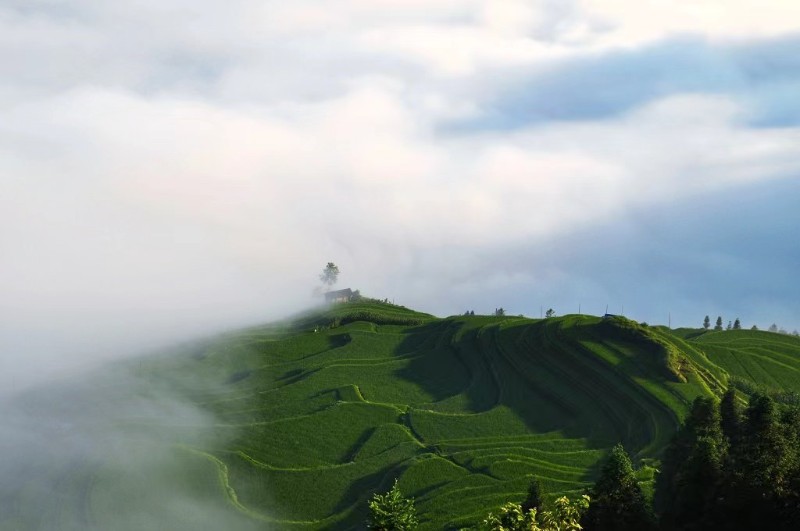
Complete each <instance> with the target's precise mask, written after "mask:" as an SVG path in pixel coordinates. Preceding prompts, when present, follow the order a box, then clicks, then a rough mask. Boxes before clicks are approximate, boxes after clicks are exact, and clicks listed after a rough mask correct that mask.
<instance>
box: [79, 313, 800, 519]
mask: <svg viewBox="0 0 800 531" xmlns="http://www.w3.org/2000/svg"><path fill="white" fill-rule="evenodd" d="M136 371H138V372H139V373H140V374H142V375H146V376H147V378H149V379H150V380H155V381H159V382H162V383H163V384H165V385H168V386H169V387H170V388H171V389H172V390H173V391H177V392H179V393H181V394H182V395H184V396H185V397H187V398H188V400H189V401H190V402H191V403H192V404H194V405H195V406H197V407H199V408H200V409H201V410H203V411H205V412H208V413H210V414H211V415H213V417H212V418H213V419H214V424H213V426H211V427H210V428H209V427H205V428H203V429H205V430H206V431H210V432H213V434H214V435H215V436H213V437H211V436H209V437H205V438H200V439H198V438H196V437H195V438H191V437H187V436H186V433H185V431H186V430H189V431H191V430H192V429H200V428H199V427H197V426H194V427H193V426H192V424H191V422H189V421H187V422H186V424H185V425H184V426H182V427H180V429H178V430H177V431H176V433H177V435H178V436H180V437H182V439H181V440H182V441H183V444H182V445H181V446H177V447H175V446H174V445H173V446H171V448H174V451H175V452H177V453H178V454H179V455H178V457H176V459H177V460H178V461H176V462H186V465H185V466H184V465H181V467H183V468H182V469H185V470H187V473H186V484H187V485H190V486H191V488H193V489H195V490H196V489H197V488H198V485H199V484H204V485H205V486H204V487H203V489H204V491H203V492H204V496H206V497H207V498H208V499H212V498H213V499H214V500H215V501H214V502H213V503H216V504H219V505H220V506H224V507H225V510H228V511H230V512H232V513H235V514H236V515H238V516H237V518H242V519H244V520H246V521H247V522H251V523H254V524H256V526H257V527H262V526H263V528H268V529H289V530H295V529H296V530H301V529H303V530H305V529H354V528H361V527H363V522H364V520H365V518H366V502H367V500H368V499H369V497H370V496H371V495H372V493H373V492H376V491H383V490H388V488H389V487H390V486H391V483H392V481H393V480H394V478H399V479H400V487H401V489H402V490H403V492H404V493H405V494H407V495H410V496H413V497H414V498H416V504H417V509H418V512H419V514H420V520H421V523H422V528H423V529H455V528H459V527H462V526H467V525H470V524H473V523H476V522H477V521H478V520H480V519H481V518H482V517H483V516H485V514H486V513H487V512H489V511H491V510H493V509H495V508H496V507H497V506H499V505H500V504H501V503H503V502H505V501H509V500H515V499H516V500H521V499H522V497H523V495H524V492H525V490H526V488H527V486H528V484H529V482H530V480H531V478H532V477H534V476H535V477H536V478H538V479H539V480H540V481H541V482H542V484H543V485H544V487H545V489H546V491H547V492H548V493H550V495H551V496H554V495H556V494H561V493H578V492H581V491H582V489H584V488H585V487H586V486H587V485H589V484H590V483H591V482H592V481H593V479H594V477H595V474H596V472H597V468H598V464H599V463H600V462H601V461H602V459H603V457H604V456H605V455H606V453H607V452H608V450H609V449H610V448H611V446H613V445H614V444H615V443H617V442H620V441H621V442H623V443H624V444H625V446H626V448H627V449H628V450H629V451H631V453H632V454H633V455H634V456H635V457H636V458H637V459H638V460H639V461H640V462H641V463H645V464H646V463H649V462H650V460H651V459H653V458H658V456H659V453H660V451H661V450H662V449H663V448H664V446H665V445H666V443H667V442H668V441H669V439H670V437H671V435H672V433H673V431H674V430H675V428H676V426H677V425H678V422H679V420H680V419H681V417H682V416H683V415H684V414H685V412H686V411H687V408H688V406H689V404H690V402H691V401H692V400H693V399H694V398H695V397H696V396H699V395H713V394H720V393H721V392H722V391H724V389H725V388H726V386H727V385H728V382H729V379H730V378H731V376H734V377H735V381H736V382H739V385H741V386H744V387H746V386H747V385H751V386H755V385H760V386H762V387H766V388H769V389H772V390H775V391H800V379H798V378H797V375H798V374H800V373H799V372H798V371H800V341H798V340H797V339H796V338H793V337H788V336H780V335H777V334H770V333H766V332H750V331H747V332H739V331H736V332H719V333H701V332H700V331H694V332H691V333H688V332H686V331H684V333H673V332H670V331H669V330H667V329H665V328H663V327H645V326H640V325H638V324H636V323H634V322H633V321H628V320H626V319H622V318H611V319H601V318H598V317H591V316H578V315H570V316H565V317H560V318H551V319H544V320H533V319H526V318H514V317H486V316H472V317H468V316H458V317H450V318H446V319H438V318H434V317H433V316H430V315H426V314H421V313H417V312H414V311H411V310H407V309H405V308H402V307H397V306H392V305H389V304H382V303H376V302H370V303H349V304H345V305H339V306H336V307H333V308H332V309H329V310H327V311H321V312H316V313H309V314H307V315H304V316H301V317H299V318H297V319H294V320H292V321H290V322H285V323H280V324H276V325H270V326H265V327H260V328H253V329H248V330H244V331H241V332H236V333H231V334H228V335H226V336H224V337H221V338H218V339H216V340H214V341H212V342H209V343H206V344H203V345H200V346H196V347H193V348H192V349H190V350H188V351H186V352H183V353H180V354H176V355H172V356H168V357H159V358H154V359H150V360H148V361H146V362H139V363H138V365H137V366H136ZM198 382H200V383H199V384H198ZM748 382H749V383H748ZM181 430H184V431H181ZM181 460H182V461H181ZM190 465H191V466H190ZM652 471H653V469H652V468H647V467H645V468H644V470H643V472H642V474H641V476H642V479H644V480H645V482H646V481H648V480H650V479H652ZM83 473H84V474H88V476H89V477H90V478H91V479H90V480H88V479H87V480H86V481H83V482H81V483H80V484H81V485H82V487H81V489H83V490H82V491H81V496H80V498H81V500H82V501H81V504H82V507H83V509H82V510H84V511H88V513H89V517H88V518H89V519H90V520H92V521H93V522H95V523H96V524H97V525H98V526H99V527H98V528H102V527H103V525H102V524H103V522H104V520H103V518H104V516H103V515H102V514H101V513H102V511H101V510H99V509H97V508H98V507H100V506H102V505H103V504H102V503H101V501H102V499H103V497H104V496H105V497H108V496H111V495H113V496H124V492H123V491H124V489H123V488H122V487H119V486H116V487H115V485H116V484H115V483H114V481H113V478H112V475H111V474H110V473H109V472H108V470H107V467H103V466H99V467H98V468H97V469H96V470H95V471H94V472H91V471H90V472H86V471H84V472H83ZM201 478H205V479H201ZM209 478H212V479H210V480H209ZM129 481H131V482H133V483H131V486H130V487H129V489H128V490H129V491H130V490H131V489H133V488H134V487H133V485H134V484H135V480H133V479H130V480H129ZM209 481H210V482H211V485H210V486H209ZM139 485H141V484H139ZM109 488H111V490H110V491H109ZM109 492H110V493H111V494H109ZM98 500H100V501H98ZM93 511H94V513H93ZM105 521H108V520H105Z"/></svg>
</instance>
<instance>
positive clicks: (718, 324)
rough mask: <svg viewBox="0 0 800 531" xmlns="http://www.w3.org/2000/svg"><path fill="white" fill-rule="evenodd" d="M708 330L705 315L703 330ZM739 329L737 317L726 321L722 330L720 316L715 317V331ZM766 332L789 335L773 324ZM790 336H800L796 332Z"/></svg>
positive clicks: (707, 319)
mask: <svg viewBox="0 0 800 531" xmlns="http://www.w3.org/2000/svg"><path fill="white" fill-rule="evenodd" d="M709 328H711V319H710V318H709V317H708V316H707V315H706V317H705V319H703V329H705V330H708V329H709ZM741 329H742V322H741V320H739V318H738V317H737V318H736V320H735V321H733V323H731V321H728V326H726V327H724V328H723V326H722V316H721V315H720V316H717V321H716V322H715V323H714V330H716V331H720V330H741ZM750 330H758V326H756V325H753V326H751V327H750ZM767 330H768V331H770V332H778V333H781V334H788V333H789V332H787V331H786V330H785V329H783V328H778V325H777V324H775V323H772V324H771V325H770V327H769V328H768V329H767ZM792 335H794V336H798V335H800V333H798V332H797V330H795V331H793V332H792Z"/></svg>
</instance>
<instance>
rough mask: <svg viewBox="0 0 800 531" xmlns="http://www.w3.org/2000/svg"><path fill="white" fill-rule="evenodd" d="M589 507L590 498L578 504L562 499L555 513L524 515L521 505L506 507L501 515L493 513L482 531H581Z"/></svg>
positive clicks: (533, 511) (541, 512)
mask: <svg viewBox="0 0 800 531" xmlns="http://www.w3.org/2000/svg"><path fill="white" fill-rule="evenodd" d="M587 507H589V497H588V496H586V495H584V496H581V497H580V498H579V499H577V500H575V501H570V499H569V498H567V497H566V496H562V497H561V498H558V499H557V500H556V501H554V502H553V509H552V510H549V511H540V510H537V509H530V510H528V511H524V510H523V509H522V506H521V505H520V504H518V503H506V504H505V505H503V506H502V507H501V508H500V511H499V512H498V514H496V515H495V514H494V513H490V514H489V516H487V517H486V519H485V520H484V521H483V522H481V524H482V525H481V527H480V529H483V530H486V531H580V530H581V529H582V527H581V524H580V520H581V516H582V515H583V514H584V513H585V512H586V508H587Z"/></svg>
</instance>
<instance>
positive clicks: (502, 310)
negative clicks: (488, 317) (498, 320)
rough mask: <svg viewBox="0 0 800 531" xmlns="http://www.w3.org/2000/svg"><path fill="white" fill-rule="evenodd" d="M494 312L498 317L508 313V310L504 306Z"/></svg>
mask: <svg viewBox="0 0 800 531" xmlns="http://www.w3.org/2000/svg"><path fill="white" fill-rule="evenodd" d="M494 314H495V315H496V316H498V317H502V316H504V315H505V314H506V311H505V310H504V309H502V308H495V310H494Z"/></svg>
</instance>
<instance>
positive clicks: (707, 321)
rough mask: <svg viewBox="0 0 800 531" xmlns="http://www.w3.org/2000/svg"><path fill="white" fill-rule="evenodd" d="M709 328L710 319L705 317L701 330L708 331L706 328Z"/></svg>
mask: <svg viewBox="0 0 800 531" xmlns="http://www.w3.org/2000/svg"><path fill="white" fill-rule="evenodd" d="M710 326H711V319H709V318H708V316H707V315H706V318H705V319H703V328H705V329H706V330H708V327H710Z"/></svg>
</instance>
